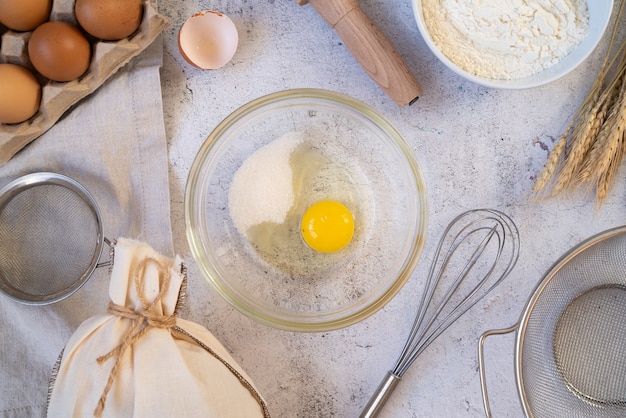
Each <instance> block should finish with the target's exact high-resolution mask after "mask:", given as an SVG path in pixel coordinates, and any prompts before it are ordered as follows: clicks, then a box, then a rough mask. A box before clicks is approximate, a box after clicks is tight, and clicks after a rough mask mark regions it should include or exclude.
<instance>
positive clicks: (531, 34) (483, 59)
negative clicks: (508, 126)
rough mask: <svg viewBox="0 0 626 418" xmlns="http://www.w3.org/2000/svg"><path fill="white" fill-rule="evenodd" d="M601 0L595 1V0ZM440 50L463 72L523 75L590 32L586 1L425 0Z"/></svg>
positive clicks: (566, 51)
mask: <svg viewBox="0 0 626 418" xmlns="http://www.w3.org/2000/svg"><path fill="white" fill-rule="evenodd" d="M596 1H597V0H596ZM422 3H423V6H422V7H423V14H424V20H425V21H426V25H427V27H428V31H429V32H430V35H431V37H432V38H433V41H434V42H435V44H436V45H437V46H438V47H439V48H440V49H441V51H442V52H443V53H444V54H445V55H446V56H447V57H448V59H450V61H452V62H454V63H455V64H456V65H458V66H459V67H461V68H462V69H464V70H465V71H467V72H469V73H472V74H475V75H477V76H481V77H486V78H491V79H505V80H510V79H516V78H523V77H527V76H529V75H532V74H534V73H537V72H539V71H541V70H543V69H545V68H547V67H550V66H552V65H554V64H556V63H557V62H559V61H560V60H561V59H563V58H564V57H565V56H567V55H568V54H569V53H570V52H571V51H572V50H573V49H574V48H575V47H576V46H577V45H578V44H579V43H580V41H581V40H582V39H583V38H584V37H585V35H586V34H587V32H588V25H589V12H588V9H587V3H586V1H585V0H423V2H422Z"/></svg>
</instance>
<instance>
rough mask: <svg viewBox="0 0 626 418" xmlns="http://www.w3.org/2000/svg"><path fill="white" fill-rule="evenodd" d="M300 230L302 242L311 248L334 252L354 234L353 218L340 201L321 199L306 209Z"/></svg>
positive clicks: (343, 245) (347, 242) (344, 244)
mask: <svg viewBox="0 0 626 418" xmlns="http://www.w3.org/2000/svg"><path fill="white" fill-rule="evenodd" d="M300 232H301V233H302V238H303V239H304V242H306V243H307V245H308V246H309V247H311V248H312V249H314V250H316V251H319V252H323V253H334V252H335V251H339V250H341V249H342V248H344V247H345V246H346V245H348V244H349V243H350V240H351V239H352V235H354V218H353V217H352V214H351V213H350V211H349V210H348V208H347V207H345V206H344V205H342V204H341V203H339V202H335V201H334V200H322V201H321V202H317V203H315V204H313V205H311V206H310V207H309V208H308V209H307V210H306V212H305V213H304V216H302V222H301V224H300Z"/></svg>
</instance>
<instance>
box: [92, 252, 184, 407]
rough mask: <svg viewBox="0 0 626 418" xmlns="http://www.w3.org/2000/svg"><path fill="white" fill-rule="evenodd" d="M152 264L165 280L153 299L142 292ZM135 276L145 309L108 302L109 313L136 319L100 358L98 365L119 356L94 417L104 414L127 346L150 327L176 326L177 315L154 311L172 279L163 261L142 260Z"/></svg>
mask: <svg viewBox="0 0 626 418" xmlns="http://www.w3.org/2000/svg"><path fill="white" fill-rule="evenodd" d="M149 263H152V264H154V265H155V266H156V267H157V269H158V272H159V277H163V281H162V283H161V284H160V289H159V293H158V294H157V296H156V297H155V298H154V300H153V301H152V302H150V301H149V300H148V299H146V297H145V295H144V294H143V287H144V281H145V277H144V272H145V269H146V267H147V265H148V264H149ZM133 276H134V277H133V279H134V283H135V289H136V290H137V295H138V297H139V301H140V302H141V307H142V309H141V310H139V311H135V310H133V309H130V308H128V307H126V306H121V305H117V304H115V303H113V302H109V309H108V311H109V313H110V314H112V315H117V316H119V317H122V318H127V319H130V320H132V321H134V323H135V324H134V326H133V327H132V328H131V329H130V331H128V333H127V334H126V336H125V337H124V338H123V340H122V342H121V343H120V344H119V345H118V346H117V347H115V348H114V349H113V350H111V351H109V352H108V353H107V354H105V355H103V356H100V357H98V358H97V361H98V364H102V363H104V362H105V361H107V360H108V359H110V358H111V357H113V356H117V359H116V360H115V364H114V365H113V368H112V369H111V373H110V374H109V380H108V381H107V384H106V386H105V388H104V390H103V392H102V396H101V397H100V400H99V401H98V406H97V407H96V409H95V411H94V416H96V417H101V416H102V412H103V411H104V405H105V403H106V399H107V395H108V393H109V390H111V386H112V385H113V381H114V380H115V377H116V376H117V374H118V372H119V368H120V366H121V365H122V358H123V357H124V353H125V352H126V350H127V349H128V347H130V346H132V345H133V344H134V343H135V342H137V340H139V339H140V338H141V337H142V336H143V335H144V334H145V333H146V332H147V331H148V330H150V328H160V329H167V330H170V329H172V327H174V326H175V325H176V317H175V316H174V315H168V316H166V315H161V314H158V313H156V312H154V307H155V306H156V305H157V304H158V303H159V302H160V301H161V299H162V298H163V296H164V295H165V293H166V292H167V290H168V288H169V284H170V279H171V277H170V272H169V270H168V269H167V268H165V267H163V265H161V263H160V262H159V261H158V260H156V259H155V258H151V257H148V258H145V259H143V260H142V261H141V262H140V263H139V264H138V265H137V267H136V268H135V271H134V274H133Z"/></svg>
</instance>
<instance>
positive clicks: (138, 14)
mask: <svg viewBox="0 0 626 418" xmlns="http://www.w3.org/2000/svg"><path fill="white" fill-rule="evenodd" d="M74 12H75V14H76V20H77V21H78V24H79V25H80V26H81V27H82V28H83V29H84V30H85V32H87V33H88V34H90V35H91V36H93V37H95V38H98V39H101V40H105V41H117V40H120V39H123V38H126V37H128V36H130V35H132V34H133V33H135V32H136V31H137V29H138V28H139V25H140V24H141V19H142V16H143V1H142V0H107V1H103V0H76V5H75V6H74Z"/></svg>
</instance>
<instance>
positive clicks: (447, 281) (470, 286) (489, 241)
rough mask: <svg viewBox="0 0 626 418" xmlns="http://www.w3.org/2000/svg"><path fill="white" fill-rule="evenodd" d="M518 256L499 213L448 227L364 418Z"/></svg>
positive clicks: (370, 417) (470, 216)
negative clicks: (413, 312)
mask: <svg viewBox="0 0 626 418" xmlns="http://www.w3.org/2000/svg"><path fill="white" fill-rule="evenodd" d="M468 255H469V258H468ZM518 256H519V232H518V230H517V227H516V226H515V223H513V221H512V220H511V218H509V217H508V216H507V215H505V214H504V213H502V212H500V211H497V210H493V209H476V210H470V211H467V212H464V213H462V214H461V215H459V216H457V217H456V218H455V219H454V220H453V221H452V222H451V223H450V225H448V227H447V228H446V230H445V231H444V233H443V236H442V237H441V240H440V241H439V245H438V246H437V250H436V252H435V255H434V257H433V262H432V265H431V267H430V270H429V273H428V278H427V280H426V285H425V290H424V292H423V294H422V298H421V300H420V304H419V311H418V313H417V316H416V317H415V322H414V323H413V326H412V328H411V333H410V334H409V337H408V339H407V342H406V344H405V345H404V348H403V350H402V353H401V354H400V356H399V357H398V360H397V361H396V364H395V366H394V367H393V369H391V370H390V371H389V372H387V375H386V376H385V378H384V379H383V381H382V382H381V384H380V385H379V387H378V389H377V390H376V392H375V393H374V395H372V397H371V398H370V401H369V403H368V404H367V406H366V407H365V409H363V412H362V413H361V415H360V417H361V418H374V417H376V416H378V414H379V413H380V411H381V410H382V408H383V407H384V405H385V403H386V402H387V400H388V399H389V397H390V396H391V393H392V392H393V390H394V389H395V387H396V386H397V384H398V382H399V381H400V380H401V379H402V376H403V375H404V373H405V372H406V371H407V370H408V369H409V367H410V366H411V364H412V363H413V362H414V361H415V359H417V357H418V356H419V355H420V354H421V353H422V352H423V351H424V350H425V349H426V348H427V347H428V345H429V344H430V343H432V342H433V341H434V340H435V339H436V338H437V337H439V335H441V333H443V332H444V331H445V330H446V329H447V328H448V327H449V326H450V325H451V324H452V323H453V322H454V321H456V320H457V319H459V317H460V316H461V315H463V314H464V313H465V312H467V311H468V310H469V309H470V308H471V307H472V306H474V305H476V303H478V301H479V300H481V299H482V298H483V297H485V296H486V295H487V294H488V293H489V292H490V291H491V290H492V289H493V288H494V287H496V286H497V285H498V284H499V283H500V282H501V281H502V280H503V279H504V278H505V277H506V276H507V275H508V274H509V273H510V272H511V270H512V269H513V267H514V266H515V263H516V262H517V258H518Z"/></svg>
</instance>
